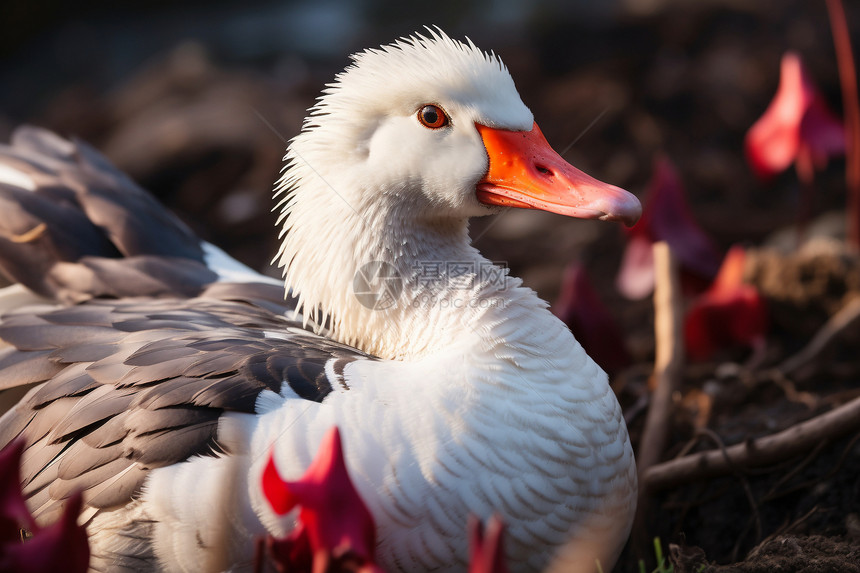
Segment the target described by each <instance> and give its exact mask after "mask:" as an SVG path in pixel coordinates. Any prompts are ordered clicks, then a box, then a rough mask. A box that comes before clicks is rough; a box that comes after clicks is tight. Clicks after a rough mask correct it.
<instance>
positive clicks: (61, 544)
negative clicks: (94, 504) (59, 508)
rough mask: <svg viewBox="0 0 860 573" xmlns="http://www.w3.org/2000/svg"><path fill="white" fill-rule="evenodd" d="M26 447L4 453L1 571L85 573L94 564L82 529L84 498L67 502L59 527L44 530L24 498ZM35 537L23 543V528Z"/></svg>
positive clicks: (0, 460) (16, 445) (0, 459)
mask: <svg viewBox="0 0 860 573" xmlns="http://www.w3.org/2000/svg"><path fill="white" fill-rule="evenodd" d="M23 451H24V443H23V442H22V441H20V440H18V441H15V442H12V443H11V444H9V445H8V446H6V447H5V448H4V449H3V451H2V452H0V571H15V572H16V573H53V572H54V571H67V572H69V573H84V572H85V571H87V568H88V567H89V562H90V547H89V544H88V542H87V531H86V529H85V528H83V527H81V526H79V525H78V523H77V520H78V515H79V514H80V512H81V504H82V496H81V494H80V493H76V494H75V495H73V496H72V497H71V498H69V499H68V501H66V508H65V510H64V511H63V515H62V516H61V517H60V519H59V520H57V521H56V522H55V523H53V524H51V525H49V526H47V527H40V526H38V525H36V522H35V521H34V520H33V516H32V515H30V512H29V510H27V505H26V503H24V497H23V496H22V495H21V473H20V470H19V466H20V462H21V454H22V453H23ZM22 527H23V528H24V529H26V530H28V531H29V532H30V534H31V537H30V538H28V539H25V540H23V541H22V540H21V535H20V528H22Z"/></svg>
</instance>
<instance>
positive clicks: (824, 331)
mask: <svg viewBox="0 0 860 573" xmlns="http://www.w3.org/2000/svg"><path fill="white" fill-rule="evenodd" d="M858 323H860V298H855V299H854V300H852V301H851V302H849V303H848V304H846V305H845V306H844V307H842V308H841V309H840V310H839V312H837V313H836V314H834V315H833V316H831V317H830V319H829V320H828V321H827V322H826V323H825V324H824V326H822V327H821V328H820V329H819V330H818V332H816V333H815V336H813V337H812V340H810V341H809V343H808V344H807V345H806V346H804V347H803V349H802V350H801V351H800V352H798V353H797V354H795V355H794V356H791V357H790V358H787V359H786V360H785V361H783V363H782V364H780V365H779V366H777V368H776V370H777V371H778V372H779V373H780V374H781V375H782V376H791V375H792V374H795V373H797V372H798V371H799V370H801V369H802V368H803V367H804V366H806V365H808V364H810V363H812V362H814V361H815V360H818V359H819V358H820V357H821V356H822V355H823V354H824V353H825V352H826V351H827V350H829V349H830V348H832V347H833V345H834V344H835V343H836V342H837V341H838V340H839V339H840V338H841V336H842V335H843V334H844V333H845V332H846V331H848V330H850V329H852V328H854V326H855V325H857V324H858Z"/></svg>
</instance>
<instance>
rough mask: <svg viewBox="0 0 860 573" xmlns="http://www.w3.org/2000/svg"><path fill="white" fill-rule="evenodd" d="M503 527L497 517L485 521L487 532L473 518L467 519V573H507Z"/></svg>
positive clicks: (478, 521)
mask: <svg viewBox="0 0 860 573" xmlns="http://www.w3.org/2000/svg"><path fill="white" fill-rule="evenodd" d="M504 530H505V525H504V523H502V520H501V518H500V517H499V516H497V515H494V516H492V517H491V518H490V519H489V520H488V521H487V530H486V531H484V528H483V527H482V525H481V522H480V520H478V519H477V518H476V517H475V516H470V517H469V573H508V565H507V563H506V562H505V547H504V542H503V541H504V539H503V537H502V536H503V534H504Z"/></svg>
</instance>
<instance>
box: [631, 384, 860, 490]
mask: <svg viewBox="0 0 860 573" xmlns="http://www.w3.org/2000/svg"><path fill="white" fill-rule="evenodd" d="M856 429H860V398H855V399H854V400H852V401H850V402H848V403H847V404H843V405H842V406H839V407H838V408H834V409H833V410H831V411H829V412H827V413H825V414H821V415H819V416H816V417H814V418H811V419H809V420H807V421H805V422H801V423H799V424H795V425H794V426H792V427H790V428H788V429H787V430H783V431H782V432H779V433H777V434H773V435H770V436H764V437H761V438H756V439H751V440H747V441H746V442H742V443H740V444H735V445H734V446H730V447H728V448H725V449H724V450H719V449H718V450H709V451H706V452H699V453H696V454H690V455H688V456H684V457H682V458H678V459H675V460H671V461H668V462H664V463H662V464H659V465H656V466H653V467H651V468H648V469H647V470H646V471H645V472H644V473H643V474H642V486H644V488H645V489H646V490H648V491H649V492H653V491H658V490H661V489H666V488H669V487H673V486H677V485H680V484H683V483H689V482H692V481H696V480H700V479H706V478H713V477H718V476H722V475H726V474H728V473H731V472H732V471H734V470H736V469H738V468H745V467H754V466H765V465H769V464H773V463H776V462H779V461H782V460H786V459H789V458H791V457H793V456H796V455H797V454H800V453H802V452H805V451H807V450H810V449H811V448H813V447H815V446H816V445H817V444H818V443H819V442H821V441H822V440H826V439H834V438H838V437H840V436H842V435H843V434H846V433H848V432H850V431H852V430H856Z"/></svg>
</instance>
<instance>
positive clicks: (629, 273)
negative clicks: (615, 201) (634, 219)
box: [616, 157, 721, 299]
mask: <svg viewBox="0 0 860 573" xmlns="http://www.w3.org/2000/svg"><path fill="white" fill-rule="evenodd" d="M628 233H629V235H630V240H629V241H628V243H627V248H626V250H625V253H624V257H623V259H622V262H621V268H620V269H619V274H618V277H617V279H616V284H617V286H618V290H619V291H620V292H621V293H622V294H623V295H624V296H626V297H628V298H631V299H640V298H644V297H646V296H648V295H649V294H651V292H652V291H653V290H654V268H653V261H652V258H651V253H650V252H649V251H650V249H651V244H652V243H654V242H656V241H666V242H667V243H668V244H669V247H670V248H671V249H672V252H673V253H674V254H675V256H676V257H678V261H679V262H680V264H681V266H682V268H683V270H685V271H687V272H690V273H692V274H694V275H698V276H700V277H704V278H707V279H711V278H712V277H713V276H714V275H715V274H716V272H717V270H718V269H719V267H720V258H721V257H720V253H719V250H718V249H717V248H716V246H715V245H714V242H713V241H712V240H711V238H710V237H709V236H708V235H707V234H706V233H705V232H704V231H703V230H702V228H701V227H699V224H698V223H697V222H696V220H695V218H694V217H693V214H692V211H691V210H690V207H689V205H688V204H687V199H686V196H685V193H684V187H683V185H682V184H681V179H680V177H679V176H678V173H677V172H676V171H675V168H674V167H673V166H672V164H671V162H670V161H669V160H668V159H667V158H666V157H658V158H657V160H656V161H655V165H654V175H653V177H652V179H651V183H650V185H649V190H648V193H647V198H646V201H645V207H644V209H643V212H642V218H641V219H639V222H638V223H636V225H634V226H633V227H632V228H631V229H630V230H629V231H628Z"/></svg>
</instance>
